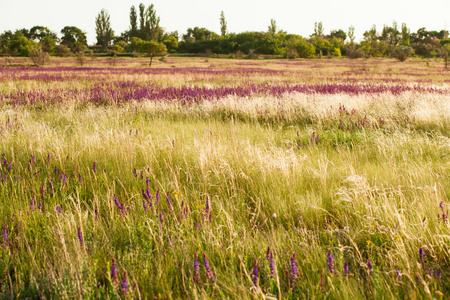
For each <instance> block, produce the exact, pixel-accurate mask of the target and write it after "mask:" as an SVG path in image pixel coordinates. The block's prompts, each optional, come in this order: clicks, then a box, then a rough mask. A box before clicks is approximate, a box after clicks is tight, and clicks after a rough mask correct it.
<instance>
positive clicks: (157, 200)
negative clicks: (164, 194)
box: [155, 189, 160, 206]
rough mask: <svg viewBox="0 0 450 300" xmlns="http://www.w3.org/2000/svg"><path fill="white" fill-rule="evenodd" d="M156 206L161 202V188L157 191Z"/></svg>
mask: <svg viewBox="0 0 450 300" xmlns="http://www.w3.org/2000/svg"><path fill="white" fill-rule="evenodd" d="M155 197H156V206H158V204H159V198H160V196H159V189H158V190H157V191H156V196H155Z"/></svg>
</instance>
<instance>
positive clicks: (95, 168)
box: [92, 161, 97, 172]
mask: <svg viewBox="0 0 450 300" xmlns="http://www.w3.org/2000/svg"><path fill="white" fill-rule="evenodd" d="M92 168H93V169H94V172H97V163H96V162H95V161H94V165H93V166H92Z"/></svg>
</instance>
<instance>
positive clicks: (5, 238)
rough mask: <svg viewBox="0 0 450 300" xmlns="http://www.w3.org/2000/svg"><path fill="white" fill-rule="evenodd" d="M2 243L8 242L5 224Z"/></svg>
mask: <svg viewBox="0 0 450 300" xmlns="http://www.w3.org/2000/svg"><path fill="white" fill-rule="evenodd" d="M3 243H4V244H5V245H7V244H8V230H7V229H6V226H5V227H3Z"/></svg>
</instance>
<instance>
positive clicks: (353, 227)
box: [0, 58, 450, 299]
mask: <svg viewBox="0 0 450 300" xmlns="http://www.w3.org/2000/svg"><path fill="white" fill-rule="evenodd" d="M168 60H169V61H170V60H173V61H170V62H169V64H173V65H175V66H177V67H176V68H178V69H177V70H172V71H170V70H167V71H166V70H164V69H162V68H159V69H158V68H154V69H144V68H141V67H140V66H139V65H136V61H133V60H129V61H128V63H129V65H128V66H127V65H125V63H124V65H123V66H121V67H122V68H113V67H106V68H99V67H101V66H100V64H98V65H93V66H92V67H93V69H89V70H86V69H77V68H74V67H73V66H70V65H67V66H65V67H66V69H61V68H62V67H61V68H60V66H55V65H54V66H51V68H39V69H38V68H30V69H21V68H5V69H0V70H1V71H0V103H1V111H0V137H1V143H0V155H1V154H3V155H2V156H1V157H0V158H1V162H0V172H1V182H0V199H1V200H0V201H1V205H0V229H1V230H2V233H3V237H2V238H1V239H0V297H1V298H5V299H6V298H19V299H25V298H33V297H34V298H36V297H37V298H45V299H61V298H66V299H73V298H85V299H91V298H101V299H104V298H111V299H118V298H128V299H156V298H164V299H167V298H192V299H196V298H202V299H212V298H214V299H216V298H233V299H246V298H255V299H259V298H263V297H267V298H277V299H297V298H331V299H350V298H357V299H366V298H369V299H373V298H386V299H390V298H406V299H416V298H431V297H434V298H437V299H440V298H445V297H447V295H448V294H449V293H450V288H449V286H450V279H449V274H450V261H449V259H450V252H449V251H450V249H449V245H450V244H449V242H450V241H449V240H450V234H449V230H450V229H449V219H448V209H449V207H450V199H449V195H450V134H449V133H450V93H449V91H450V89H449V86H448V83H447V80H449V79H450V78H449V75H448V72H442V70H441V69H438V68H434V67H433V65H432V64H431V66H429V67H426V66H425V63H423V62H421V61H411V62H409V63H408V64H399V63H395V62H394V61H390V60H371V61H369V62H367V61H360V60H354V61H350V60H314V61H309V60H308V61H303V60H293V61H282V62H283V64H278V62H277V61H248V62H247V61H239V60H212V59H211V60H209V61H208V62H205V61H204V59H193V58H190V59H189V60H188V59H177V58H169V59H168ZM61 63H62V62H61ZM243 63H251V64H252V65H251V66H248V65H243ZM280 63H281V61H280ZM55 64H56V63H55ZM161 64H162V63H161ZM205 64H208V66H204V65H205ZM369 64H370V65H369ZM156 67H162V66H161V65H160V64H157V65H156ZM406 67H407V68H408V71H406V70H405V69H404V68H406ZM58 68H59V69H58ZM69 68H70V69H69ZM236 69H242V70H240V71H236ZM352 72H353V73H352ZM355 72H356V73H355ZM357 72H362V73H357ZM385 73H386V74H387V73H389V74H392V75H391V76H390V75H377V74H385ZM405 73H410V74H413V75H408V74H405ZM332 74H334V75H333V76H332ZM330 78H335V79H330ZM368 78H372V79H368ZM382 78H392V79H395V80H392V81H390V82H387V81H386V80H385V81H383V80H381V79H382ZM396 79H399V80H398V81H396ZM425 79H426V80H425ZM111 82H122V83H121V84H123V82H126V83H127V86H126V87H125V88H124V87H122V89H123V90H124V91H127V92H130V93H131V92H135V91H136V90H138V89H139V88H142V87H145V88H150V87H152V86H158V87H178V88H181V89H183V88H184V89H183V90H186V89H187V88H190V87H193V86H197V87H199V88H208V89H212V88H220V87H222V88H223V87H225V86H228V87H234V88H239V89H243V90H245V89H246V88H247V87H248V86H249V85H259V84H263V85H264V86H269V87H283V86H284V87H285V86H288V85H289V86H294V85H310V86H311V89H313V88H315V87H317V86H318V85H320V84H325V85H327V86H331V87H333V88H335V90H333V92H327V93H324V92H318V91H317V90H314V91H311V92H299V91H292V92H289V91H288V92H283V93H279V94H271V95H269V94H265V93H264V91H265V90H261V91H259V92H257V93H254V92H252V91H250V92H248V94H247V95H245V96H242V95H238V94H232V93H230V94H227V95H224V96H220V95H219V96H214V97H211V98H207V97H206V96H207V95H206V94H201V93H203V92H200V94H199V95H200V96H199V98H198V99H197V98H196V100H195V101H189V99H188V98H187V96H185V94H180V95H181V96H179V97H180V98H176V99H174V98H171V99H165V98H164V97H165V95H164V94H163V95H160V96H159V98H158V99H153V100H149V99H146V97H144V96H143V97H142V98H140V99H133V97H131V98H130V99H127V100H126V101H115V100H114V101H113V100H112V98H113V97H114V95H116V96H117V95H119V96H117V97H118V99H119V98H120V97H123V95H124V94H117V92H118V90H115V89H114V88H113V86H114V85H108V84H109V83H111ZM333 84H335V85H333ZM367 84H370V85H372V86H376V87H380V86H381V87H383V88H385V90H383V91H381V92H375V91H374V90H373V89H372V90H368V89H362V90H361V92H358V93H353V92H349V91H348V90H343V89H341V88H339V86H352V87H360V86H364V85H367ZM95 85H98V86H102V87H107V88H108V89H107V92H105V93H104V94H102V97H101V99H102V101H93V99H98V98H99V96H98V95H99V94H98V93H96V90H94V89H92V87H94V86H95ZM111 86H112V87H111ZM105 90H106V88H105ZM68 91H71V92H70V93H69V92H68ZM74 91H77V92H76V93H75V92H74ZM158 91H160V90H158ZM392 91H399V92H392ZM115 92H116V93H115ZM33 95H35V96H36V95H37V96H36V97H40V98H39V99H40V100H39V101H35V102H32V101H30V99H31V97H32V96H33ZM40 95H41V96H40ZM42 95H46V97H43V96H42ZM49 95H50V96H49ZM127 95H128V94H127ZM186 95H187V94H186ZM202 95H203V96H202ZM14 97H16V98H14ZM50 97H55V98H52V99H61V100H58V101H49V99H50ZM57 97H60V98H57ZM94 97H97V98H94ZM19 98H20V99H21V102H17V101H15V100H14V99H19ZM36 99H38V98H36ZM119 100H120V99H119Z"/></svg>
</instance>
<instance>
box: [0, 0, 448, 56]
mask: <svg viewBox="0 0 450 300" xmlns="http://www.w3.org/2000/svg"><path fill="white" fill-rule="evenodd" d="M129 18H130V27H129V29H128V30H126V31H125V32H122V33H121V34H120V35H119V36H114V31H113V30H112V28H111V22H110V15H109V13H108V12H107V11H106V10H105V9H102V10H101V11H100V13H99V14H98V15H97V17H96V19H95V24H96V34H97V45H98V46H100V47H98V46H97V47H92V49H93V50H94V51H98V52H103V53H105V52H106V51H107V50H110V51H111V52H110V53H113V54H114V55H117V54H121V55H126V54H124V53H127V52H128V53H129V54H128V55H130V54H132V55H138V54H139V53H141V54H146V55H149V56H150V63H151V62H152V59H153V57H154V56H155V55H160V54H164V53H166V51H168V52H170V53H177V52H178V53H208V54H231V55H235V56H239V57H242V56H243V55H247V56H248V57H249V58H254V57H257V56H258V55H259V54H262V55H277V56H283V57H286V58H297V57H299V58H313V57H321V56H323V55H327V56H328V57H331V56H341V55H347V56H348V57H350V58H360V57H395V58H397V59H399V60H400V61H404V60H405V59H407V58H408V57H410V56H413V55H415V56H422V57H442V58H445V59H446V60H448V49H449V47H450V46H449V45H448V43H446V42H445V41H446V39H448V32H447V31H445V30H441V31H428V30H426V29H425V28H424V27H423V28H420V29H419V30H417V32H411V31H410V29H409V28H408V27H407V26H406V24H402V25H401V26H399V25H398V24H397V23H396V22H395V21H394V22H393V23H392V25H384V26H383V28H382V30H381V32H378V31H377V28H376V27H375V25H374V26H372V27H371V28H370V29H368V30H367V31H365V32H364V34H363V38H362V40H361V41H359V42H357V41H356V37H355V27H354V26H350V27H349V28H348V31H344V30H343V29H333V30H330V31H329V33H328V34H327V33H326V32H325V27H324V25H323V23H322V22H315V23H314V32H313V33H312V34H311V35H310V36H309V37H306V38H305V37H302V36H299V35H295V34H288V33H287V32H285V31H283V30H280V28H279V27H278V25H277V22H276V21H275V20H274V19H271V20H270V24H269V26H268V28H267V31H266V32H262V31H260V32H258V31H245V32H241V33H230V32H228V23H227V21H226V19H225V14H224V12H223V11H221V13H220V17H219V23H220V34H217V33H215V32H214V31H211V30H209V29H207V28H204V27H197V26H196V27H191V28H188V29H187V31H186V33H184V34H179V33H178V32H176V31H175V32H165V31H164V29H163V28H162V27H161V25H160V22H161V20H160V17H159V16H157V14H156V10H155V6H154V5H153V4H150V5H148V6H146V5H144V4H143V3H141V4H140V5H139V6H138V7H137V8H136V7H135V6H131V8H130V15H129ZM61 35H62V36H61V38H60V39H58V35H57V34H56V33H54V32H53V31H51V30H50V29H49V28H47V27H44V26H34V27H32V28H31V29H26V28H23V29H18V30H16V31H14V32H12V31H5V32H3V33H2V34H1V35H0V54H2V55H18V56H30V54H33V53H34V54H36V53H38V54H39V57H44V56H45V55H59V56H67V55H73V54H76V56H77V57H79V58H80V59H82V54H84V52H85V50H86V49H87V38H86V33H85V32H83V31H82V30H81V29H79V28H77V27H74V26H66V27H64V28H63V29H62V30H61ZM99 48H102V49H99ZM42 53H44V54H45V55H44V54H42Z"/></svg>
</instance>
